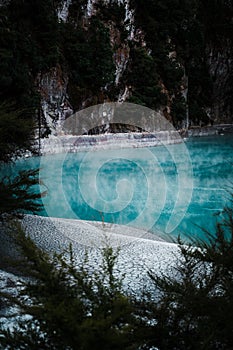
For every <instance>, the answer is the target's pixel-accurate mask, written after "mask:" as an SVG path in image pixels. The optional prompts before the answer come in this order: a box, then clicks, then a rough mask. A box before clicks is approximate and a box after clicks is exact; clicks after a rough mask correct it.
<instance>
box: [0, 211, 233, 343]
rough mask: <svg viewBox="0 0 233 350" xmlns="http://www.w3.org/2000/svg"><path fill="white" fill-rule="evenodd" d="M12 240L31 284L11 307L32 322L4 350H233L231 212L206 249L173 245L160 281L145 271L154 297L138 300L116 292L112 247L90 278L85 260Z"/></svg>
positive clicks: (7, 339) (6, 334)
mask: <svg viewBox="0 0 233 350" xmlns="http://www.w3.org/2000/svg"><path fill="white" fill-rule="evenodd" d="M17 232H18V233H19V235H18V236H17V237H18V238H17V241H18V244H19V246H20V248H21V251H22V256H24V257H25V259H23V261H22V262H21V264H22V266H23V271H24V273H25V271H27V273H28V276H30V280H29V282H28V283H26V285H25V288H24V289H21V296H20V298H16V299H15V300H14V302H15V303H16V304H18V305H19V307H20V310H21V313H22V314H27V315H31V318H30V319H29V318H28V319H27V320H24V321H23V322H22V324H21V325H20V328H19V327H16V328H15V329H14V330H8V331H4V330H3V331H2V336H1V338H0V339H1V342H2V346H3V349H16V348H17V349H19V350H21V349H41V350H42V349H83V350H89V349H97V350H98V349H106V350H107V349H108V350H109V349H119V350H122V349H130V350H131V349H135V350H145V349H148V350H149V349H154V348H156V349H159V350H177V349H179V350H183V349H184V350H187V349H188V350H189V349H190V350H197V349H198V350H199V349H207V350H220V349H224V350H229V349H231V348H232V347H231V344H232V343H233V320H232V313H233V211H232V210H230V209H227V210H226V211H225V219H224V221H223V222H222V223H221V224H219V225H218V226H217V229H216V233H215V234H210V233H207V236H206V241H205V242H204V241H203V242H202V241H199V242H195V244H188V245H187V244H183V243H182V242H179V247H180V255H179V258H178V261H177V264H176V266H175V268H174V270H173V271H169V272H168V274H167V275H166V276H165V275H164V276H161V275H160V276H158V275H155V273H153V272H151V271H150V272H149V275H150V277H151V283H152V284H155V285H156V287H157V292H156V295H151V294H149V293H148V294H146V295H145V296H144V297H143V298H142V299H141V300H138V299H137V300H135V299H134V298H133V297H131V296H128V295H126V294H125V292H124V291H123V290H122V279H121V278H120V277H119V276H116V275H115V263H116V259H117V256H118V252H115V251H114V250H113V249H112V248H111V247H106V248H105V249H103V251H102V262H101V263H100V265H98V266H96V268H95V270H94V272H93V269H91V270H90V264H89V263H88V261H89V260H88V256H86V258H85V259H84V261H83V263H81V264H80V263H79V264H77V262H76V261H75V258H74V255H73V252H72V249H70V250H69V252H68V254H66V256H65V255H58V254H55V255H54V256H53V257H52V258H51V257H50V256H49V255H48V254H46V253H45V252H43V251H41V250H40V249H39V248H37V247H36V246H35V245H34V243H33V242H32V241H31V240H30V239H29V238H27V237H26V236H25V235H24V233H23V232H22V230H21V229H19V228H17ZM68 256H69V259H68ZM153 290H154V288H153ZM4 297H6V296H4ZM10 299H12V297H10Z"/></svg>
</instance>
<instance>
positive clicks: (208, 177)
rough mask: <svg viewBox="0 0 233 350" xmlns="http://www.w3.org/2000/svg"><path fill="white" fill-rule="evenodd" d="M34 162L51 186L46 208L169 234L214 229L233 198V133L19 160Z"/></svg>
mask: <svg viewBox="0 0 233 350" xmlns="http://www.w3.org/2000/svg"><path fill="white" fill-rule="evenodd" d="M32 166H33V167H39V166H40V167H41V171H40V175H41V178H42V180H43V182H44V184H45V186H46V189H47V191H48V195H47V196H46V197H45V198H43V205H44V209H43V211H42V212H41V214H42V215H45V216H54V217H62V218H73V219H85V220H97V221H105V222H113V223H119V224H124V225H130V226H135V227H140V228H145V229H146V230H149V231H151V232H159V233H160V234H161V236H163V237H165V238H166V237H177V235H178V234H181V235H183V234H186V235H191V236H201V237H203V235H204V233H203V231H202V229H201V227H203V228H205V229H207V230H209V231H211V232H214V227H215V225H216V221H219V220H221V217H222V210H223V208H224V207H225V206H226V205H229V199H230V195H229V191H231V190H232V191H233V184H232V180H233V135H224V136H216V137H201V138H193V139H189V140H188V141H187V142H185V144H176V145H170V146H162V145H161V146H158V147H150V148H147V149H144V148H140V149H119V150H112V151H111V150H108V151H107V150H99V151H89V152H80V153H73V154H65V155H49V156H46V157H42V159H40V158H32V159H27V160H26V161H22V160H21V161H19V162H18V163H17V168H22V167H24V168H25V167H26V168H30V167H32ZM14 171H15V170H14ZM44 189H45V188H44V187H43V188H42V190H44Z"/></svg>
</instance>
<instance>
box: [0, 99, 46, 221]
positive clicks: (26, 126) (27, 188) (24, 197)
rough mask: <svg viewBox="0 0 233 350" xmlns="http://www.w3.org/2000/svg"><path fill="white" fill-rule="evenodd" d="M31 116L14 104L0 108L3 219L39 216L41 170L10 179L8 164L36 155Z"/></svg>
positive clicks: (1, 213) (0, 213)
mask: <svg viewBox="0 0 233 350" xmlns="http://www.w3.org/2000/svg"><path fill="white" fill-rule="evenodd" d="M29 114H30V112H29V111H25V110H17V108H16V107H15V106H14V105H13V104H6V103H4V104H2V105H0V199H1V200H0V219H3V217H5V214H8V215H9V214H19V213H22V212H28V211H30V212H36V211H37V210H38V209H39V208H40V204H39V203H38V202H37V199H39V198H40V196H41V195H40V194H39V193H38V192H37V191H36V190H35V185H36V184H38V170H36V169H34V170H33V169H31V170H28V171H22V172H21V173H19V174H18V173H15V174H14V175H12V176H10V177H9V176H6V171H5V170H6V164H10V163H11V164H14V162H15V160H16V159H17V158H18V157H21V156H23V155H24V154H25V152H26V151H33V145H34V144H35V137H34V124H33V121H32V117H29Z"/></svg>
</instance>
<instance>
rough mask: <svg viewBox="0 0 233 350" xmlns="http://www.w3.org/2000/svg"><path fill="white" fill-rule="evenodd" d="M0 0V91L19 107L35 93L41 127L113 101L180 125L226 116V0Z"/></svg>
mask: <svg viewBox="0 0 233 350" xmlns="http://www.w3.org/2000/svg"><path fill="white" fill-rule="evenodd" d="M0 4H1V5H2V9H3V8H4V9H5V14H4V13H3V15H2V17H1V22H0V24H1V28H2V32H3V34H4V35H3V36H2V37H4V39H3V38H2V39H1V38H0V39H1V46H2V47H3V49H4V50H3V60H2V61H1V62H0V75H1V77H2V78H1V79H0V80H1V81H0V87H1V91H0V95H1V99H3V100H4V99H8V98H9V96H10V98H11V99H12V97H13V98H15V97H17V98H16V99H17V101H16V102H17V103H19V104H20V106H21V105H23V107H24V104H26V107H27V106H28V105H29V106H30V104H32V103H34V102H35V100H36V99H37V100H38V95H39V99H40V107H38V105H36V110H37V114H38V115H39V117H38V123H39V129H40V133H41V136H43V135H46V134H47V133H48V131H49V130H50V131H51V132H52V133H57V132H59V131H60V128H61V124H62V123H63V121H64V120H65V119H66V118H67V117H69V116H70V115H71V114H72V113H74V112H76V111H79V110H82V109H85V108H87V107H89V106H92V105H95V104H99V103H104V102H116V101H118V102H119V103H122V102H124V101H126V102H133V103H136V104H139V105H142V106H147V107H149V108H151V109H153V110H156V112H157V113H158V115H160V116H164V117H165V118H167V119H168V120H169V121H171V122H172V123H173V124H174V125H175V126H176V127H177V128H179V129H181V128H187V127H189V126H195V125H198V126H203V125H208V124H213V123H215V124H218V123H232V119H233V113H232V112H233V83H232V81H233V64H232V57H233V51H232V47H233V45H232V39H231V33H232V30H233V29H232V26H233V24H232V23H233V21H232V19H233V6H232V5H231V4H230V3H229V2H227V1H226V0H219V1H218V2H216V1H206V2H203V1H202V0H198V1H196V0H184V1H182V6H181V2H179V1H176V0H169V1H166V0H164V1H163V2H160V1H155V0H80V1H77V0H54V1H52V0H47V1H45V0H41V1H39V0H35V1H33V0H7V1H3V0H2V1H0ZM219 5H221V8H220V9H219ZM216 6H217V8H216ZM217 9H219V13H221V15H219V14H218V11H217ZM211 11H212V12H211ZM226 21H227V22H226ZM4 55H5V56H4ZM27 100H28V101H27ZM25 101H26V102H27V103H25ZM109 122H110V121H109ZM106 131H108V130H107V129H106Z"/></svg>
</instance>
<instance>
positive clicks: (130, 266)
mask: <svg viewBox="0 0 233 350" xmlns="http://www.w3.org/2000/svg"><path fill="white" fill-rule="evenodd" d="M23 226H24V227H25V230H26V232H27V233H28V234H29V235H30V237H31V238H32V239H33V240H34V241H35V242H36V244H37V245H39V246H40V247H41V248H43V249H46V250H47V251H50V252H55V251H56V252H60V251H64V250H65V249H66V248H68V246H69V244H70V243H72V247H73V251H74V253H75V255H76V257H77V259H82V257H83V256H84V253H85V252H86V251H88V252H89V265H90V268H96V267H98V264H99V263H100V261H101V248H103V247H104V246H106V244H109V245H111V246H113V247H115V248H116V247H120V253H119V257H118V261H117V264H116V272H117V273H119V275H121V274H125V279H124V288H125V290H127V291H129V292H130V293H132V292H133V293H136V294H137V295H138V294H140V292H142V290H143V289H147V288H149V289H151V281H150V278H149V277H148V274H147V271H148V270H152V271H154V272H156V273H159V274H160V273H162V272H168V273H169V270H170V269H171V267H172V265H173V264H174V262H175V261H176V259H177V256H178V247H177V245H176V244H174V243H169V242H165V241H163V240H161V238H159V237H156V236H155V235H152V234H150V233H147V232H146V231H143V230H137V229H134V228H130V227H127V226H120V225H110V224H102V223H100V222H90V221H81V220H68V219H59V218H48V217H41V216H33V215H27V216H25V218H24V220H23Z"/></svg>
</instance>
